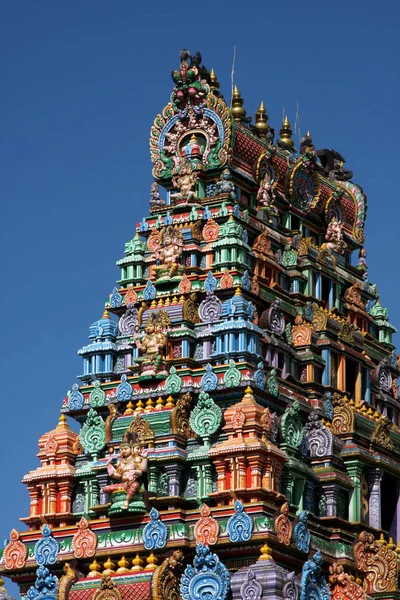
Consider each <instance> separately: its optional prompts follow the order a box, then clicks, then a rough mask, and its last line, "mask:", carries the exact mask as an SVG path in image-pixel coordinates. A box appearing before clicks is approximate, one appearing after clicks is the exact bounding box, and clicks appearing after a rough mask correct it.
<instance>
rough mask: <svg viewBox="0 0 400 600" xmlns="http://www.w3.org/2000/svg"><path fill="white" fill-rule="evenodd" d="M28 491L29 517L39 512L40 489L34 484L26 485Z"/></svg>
mask: <svg viewBox="0 0 400 600" xmlns="http://www.w3.org/2000/svg"><path fill="white" fill-rule="evenodd" d="M28 492H29V497H30V500H31V504H30V511H29V514H30V516H31V517H35V516H36V515H38V514H39V498H40V489H39V488H37V487H36V486H28Z"/></svg>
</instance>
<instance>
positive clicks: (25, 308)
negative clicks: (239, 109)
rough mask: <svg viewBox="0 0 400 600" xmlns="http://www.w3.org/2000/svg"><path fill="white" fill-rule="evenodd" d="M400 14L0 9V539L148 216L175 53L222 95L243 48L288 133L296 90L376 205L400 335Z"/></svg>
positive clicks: (252, 5)
mask: <svg viewBox="0 0 400 600" xmlns="http://www.w3.org/2000/svg"><path fill="white" fill-rule="evenodd" d="M399 12H400V9H399V6H398V3H397V2H395V0H392V1H391V2H387V1H382V2H380V3H379V4H378V5H377V4H376V2H372V1H371V0H369V1H368V0H367V1H366V0H363V1H360V0H351V1H350V2H342V1H336V2H334V3H328V2H319V3H316V2H298V1H296V2H293V1H291V0H286V1H285V2H281V1H279V0H276V1H274V2H272V1H271V0H268V1H267V0H259V1H257V2H254V1H252V0H248V1H246V2H237V1H236V0H233V1H232V2H230V3H229V4H228V3H227V2H220V3H218V2H209V1H203V2H198V3H193V2H189V3H183V4H182V3H172V4H171V3H167V2H163V3H161V2H159V1H158V0H156V1H152V2H143V3H142V2H136V1H134V0H129V1H128V0H118V2H109V1H107V2H106V1H104V0H80V1H79V2H78V1H76V0H70V1H68V2H53V1H52V0H36V1H35V2H32V0H19V1H18V0H3V1H2V2H1V3H0V75H1V96H0V165H1V175H0V194H1V196H0V197H1V203H2V204H1V206H2V212H1V228H2V231H1V236H0V244H1V247H2V250H1V252H2V257H3V259H2V261H1V267H0V269H1V284H2V294H1V303H2V311H1V314H2V315H3V325H2V328H1V340H2V346H1V349H2V357H1V361H0V370H1V378H0V384H1V403H2V418H1V422H0V440H1V443H2V452H1V456H2V458H1V475H2V486H1V488H2V492H1V494H0V540H1V539H4V538H7V537H8V535H9V532H10V530H11V528H12V527H17V528H18V527H20V528H22V529H23V528H24V526H23V525H22V524H19V522H18V518H19V517H20V516H26V515H28V506H29V500H28V494H27V492H26V490H25V489H24V486H23V485H22V484H21V483H20V479H21V478H22V476H23V475H24V473H26V472H27V471H28V470H30V469H33V468H35V467H36V466H37V465H38V461H37V459H36V457H35V454H36V452H37V440H38V438H39V437H40V435H41V434H42V433H44V432H45V431H48V430H49V429H51V428H53V427H54V426H55V425H56V423H57V420H58V414H59V407H60V405H61V400H62V398H63V396H64V395H65V393H66V390H67V389H69V388H70V387H71V386H72V384H73V383H74V381H76V379H75V376H76V375H77V374H79V373H80V372H82V366H81V363H80V359H79V358H78V357H77V355H76V351H77V349H78V348H79V347H81V346H82V345H83V344H84V343H85V342H86V340H87V334H88V327H89V325H90V323H91V322H92V321H94V320H95V319H96V318H99V317H100V316H101V314H102V310H103V307H104V301H105V300H106V298H107V296H108V294H109V293H110V291H111V289H112V287H113V284H114V281H115V280H116V279H117V278H118V270H117V268H116V267H115V261H116V260H117V259H118V258H120V257H121V256H122V254H123V249H124V243H125V241H127V240H128V239H130V238H131V237H132V236H133V234H134V226H135V223H136V222H137V221H138V220H140V218H141V217H142V216H143V215H144V214H145V213H147V210H148V203H147V201H148V197H149V187H150V183H151V163H150V158H149V150H148V146H149V144H148V138H149V130H150V127H151V124H152V122H153V119H154V117H155V116H156V114H157V113H158V112H159V111H161V109H162V108H163V107H164V105H165V104H167V102H168V100H169V96H170V93H171V90H172V81H171V79H170V70H171V69H175V68H177V67H178V65H179V50H180V49H181V48H186V47H187V48H190V49H191V50H192V51H193V52H195V51H196V50H200V51H201V52H202V54H203V59H204V63H205V64H206V66H208V68H211V67H213V68H214V69H215V71H216V73H217V75H218V78H219V80H220V81H221V87H222V91H223V92H224V93H225V95H226V97H227V98H228V99H229V97H230V70H231V65H232V54H233V46H234V45H236V48H237V50H236V55H237V56H236V74H235V82H236V83H237V85H238V87H239V89H240V91H241V93H242V96H243V97H244V99H245V108H246V109H247V111H248V114H253V113H254V111H255V109H256V108H257V107H258V105H259V103H260V101H261V100H264V102H265V106H266V108H267V113H268V115H269V119H270V123H271V124H272V126H273V127H275V130H278V129H279V127H280V124H281V120H282V108H283V107H286V110H287V112H288V116H289V119H290V120H291V121H292V123H293V119H294V114H295V97H296V95H297V97H298V99H299V103H300V111H301V128H302V131H303V132H305V131H306V130H307V129H309V130H310V131H311V133H312V135H313V138H314V142H315V144H316V146H317V147H323V148H325V147H327V148H331V147H332V148H335V149H337V150H338V151H339V152H341V153H342V154H343V155H344V156H345V158H346V159H347V165H346V166H347V167H348V168H349V169H351V170H353V171H354V181H355V182H356V183H359V184H360V185H361V186H363V187H364V190H365V192H366V193H367V194H368V200H369V201H368V215H367V228H366V233H367V242H366V247H367V250H368V265H369V278H370V280H371V281H372V282H375V283H377V284H378V288H379V289H380V292H381V301H382V304H384V305H385V306H388V307H389V310H390V316H391V320H392V322H393V324H394V325H395V326H397V327H398V328H400V315H399V313H398V312H397V314H396V309H397V303H396V300H397V295H398V293H399V282H398V275H397V270H398V266H397V260H396V257H397V256H398V243H399V225H398V215H399V208H398V203H399V201H400V200H399V194H398V191H397V189H396V186H397V178H398V153H399V138H400V126H399V116H398V105H399V69H400V67H399V64H400V62H399V50H398V41H397V40H398V22H399ZM10 589H12V591H13V592H14V593H15V590H14V588H13V587H10Z"/></svg>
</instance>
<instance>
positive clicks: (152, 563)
mask: <svg viewBox="0 0 400 600" xmlns="http://www.w3.org/2000/svg"><path fill="white" fill-rule="evenodd" d="M146 562H147V565H146V566H145V570H146V571H154V569H155V568H156V567H157V563H158V559H157V558H156V557H155V556H154V554H153V553H151V554H150V556H148V557H147V558H146Z"/></svg>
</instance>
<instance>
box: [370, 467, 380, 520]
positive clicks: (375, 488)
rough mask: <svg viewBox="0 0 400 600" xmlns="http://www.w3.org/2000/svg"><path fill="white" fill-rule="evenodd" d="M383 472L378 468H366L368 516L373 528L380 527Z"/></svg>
mask: <svg viewBox="0 0 400 600" xmlns="http://www.w3.org/2000/svg"><path fill="white" fill-rule="evenodd" d="M382 477H383V473H382V471H381V470H380V469H369V470H368V489H369V499H368V518H369V524H370V525H371V527H375V529H380V528H381V481H382Z"/></svg>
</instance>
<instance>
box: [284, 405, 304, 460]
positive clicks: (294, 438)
mask: <svg viewBox="0 0 400 600" xmlns="http://www.w3.org/2000/svg"><path fill="white" fill-rule="evenodd" d="M299 411H300V404H299V402H297V400H296V401H295V402H293V404H292V406H291V407H289V408H287V409H286V410H285V412H284V413H283V416H282V419H281V431H282V437H283V440H284V442H285V443H286V444H287V445H288V446H289V447H291V448H293V449H297V448H299V447H300V445H301V443H302V441H303V437H304V430H303V425H302V422H301V420H300V415H299Z"/></svg>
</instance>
